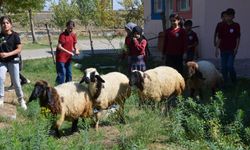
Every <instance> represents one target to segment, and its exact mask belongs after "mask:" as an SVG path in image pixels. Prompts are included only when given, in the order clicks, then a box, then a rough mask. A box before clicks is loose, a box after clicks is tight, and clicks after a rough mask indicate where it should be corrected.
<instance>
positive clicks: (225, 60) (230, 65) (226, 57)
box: [221, 52, 236, 83]
mask: <svg viewBox="0 0 250 150" xmlns="http://www.w3.org/2000/svg"><path fill="white" fill-rule="evenodd" d="M234 59H235V56H234V53H233V52H221V72H222V75H223V78H224V82H225V83H226V82H228V73H229V75H230V77H231V80H232V82H236V72H235V69H234Z"/></svg>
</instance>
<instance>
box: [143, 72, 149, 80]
mask: <svg viewBox="0 0 250 150" xmlns="http://www.w3.org/2000/svg"><path fill="white" fill-rule="evenodd" d="M145 78H148V79H149V80H150V81H151V78H150V76H149V75H148V74H146V73H143V79H145Z"/></svg>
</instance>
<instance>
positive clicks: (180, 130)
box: [0, 55, 250, 150]
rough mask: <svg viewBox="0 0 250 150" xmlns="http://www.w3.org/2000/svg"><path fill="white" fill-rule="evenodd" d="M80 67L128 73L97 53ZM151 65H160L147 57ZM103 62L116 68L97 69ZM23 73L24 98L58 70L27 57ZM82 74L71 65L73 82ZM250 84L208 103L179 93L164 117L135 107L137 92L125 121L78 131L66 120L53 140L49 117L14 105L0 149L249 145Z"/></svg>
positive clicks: (44, 61) (49, 63) (1, 135)
mask: <svg viewBox="0 0 250 150" xmlns="http://www.w3.org/2000/svg"><path fill="white" fill-rule="evenodd" d="M78 63H81V64H82V65H83V68H82V69H84V68H87V67H97V68H98V70H99V71H100V72H101V73H107V72H110V71H114V70H119V71H121V72H123V73H126V72H127V71H126V70H127V69H126V61H125V60H124V61H120V60H119V59H118V57H116V56H114V55H105V56H104V55H96V56H93V57H86V58H84V59H83V60H81V61H79V62H78ZM150 64H151V65H150V67H154V66H156V65H157V64H158V63H157V62H153V61H150ZM102 65H105V66H116V68H115V69H113V68H111V69H110V68H107V69H100V67H101V66H102ZM22 72H23V74H24V75H25V76H27V78H29V79H30V80H31V81H32V83H31V84H28V85H25V86H24V87H23V90H24V93H25V98H26V99H28V97H29V95H30V94H31V91H32V89H33V85H34V83H35V81H37V80H40V79H44V80H46V81H48V82H49V83H50V84H51V85H54V84H55V82H54V81H55V77H56V71H55V66H54V64H53V62H52V60H51V59H39V60H27V61H25V62H24V69H23V71H22ZM81 77H82V72H81V71H80V70H78V69H76V68H74V67H73V80H75V81H79V80H80V78H81ZM249 84H250V80H249V79H240V80H239V82H238V84H237V86H229V87H228V88H227V89H225V90H224V91H223V92H218V93H217V95H216V96H215V97H214V98H213V100H211V102H208V103H206V104H204V103H200V102H199V101H197V100H192V99H190V98H186V97H185V98H184V97H179V98H178V99H177V103H176V105H177V106H176V107H173V108H172V109H171V110H170V111H169V113H168V114H167V115H164V114H162V113H161V112H160V111H159V110H154V111H152V110H151V109H139V108H138V107H137V106H138V96H137V94H136V92H135V91H133V94H132V95H131V97H130V98H128V99H127V101H126V104H125V119H126V124H125V125H123V124H119V123H118V122H117V119H116V117H111V118H108V119H107V120H104V121H102V123H101V128H100V130H99V131H95V130H94V129H93V128H91V127H90V120H89V119H86V121H85V123H84V122H82V121H81V120H80V121H79V123H78V125H79V128H80V132H78V133H75V134H73V135H71V134H69V133H70V132H69V130H70V126H71V123H70V122H67V121H65V122H64V124H63V126H62V127H61V129H60V131H61V133H62V134H63V135H64V136H63V137H62V138H60V139H57V138H54V137H53V136H49V129H50V126H51V124H52V121H53V117H52V116H50V113H48V112H47V111H46V110H41V109H40V107H39V104H38V102H37V101H35V102H32V103H30V104H29V106H28V110H27V111H23V110H22V109H18V115H17V120H15V121H7V120H5V119H0V120H2V121H4V122H6V123H9V124H10V126H9V127H7V128H3V129H0V149H53V150H54V149H115V150H116V149H117V150H118V149H174V150H175V149H249V142H250V127H249V126H250V121H249V116H250V114H249V113H250V112H249V108H250V100H249V97H250V89H249V88H248V85H249Z"/></svg>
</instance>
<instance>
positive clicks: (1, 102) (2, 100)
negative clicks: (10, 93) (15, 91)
mask: <svg viewBox="0 0 250 150" xmlns="http://www.w3.org/2000/svg"><path fill="white" fill-rule="evenodd" d="M3 105H4V98H3V97H1V98H0V107H3Z"/></svg>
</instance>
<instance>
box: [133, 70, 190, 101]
mask: <svg viewBox="0 0 250 150" xmlns="http://www.w3.org/2000/svg"><path fill="white" fill-rule="evenodd" d="M130 82H131V85H136V86H137V87H138V89H139V91H138V94H139V97H140V100H141V101H142V102H143V101H145V100H147V99H149V100H153V101H156V102H160V101H161V100H163V99H167V98H169V97H170V96H172V95H180V94H181V93H182V92H183V91H184V89H185V81H184V79H183V77H182V76H181V74H179V73H178V72H177V71H176V70H175V69H173V68H171V67H167V66H160V67H156V68H154V69H150V70H147V71H145V72H141V71H137V70H135V71H133V72H132V74H131V80H130Z"/></svg>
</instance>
